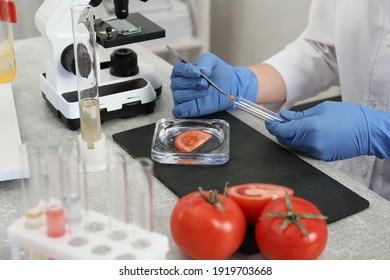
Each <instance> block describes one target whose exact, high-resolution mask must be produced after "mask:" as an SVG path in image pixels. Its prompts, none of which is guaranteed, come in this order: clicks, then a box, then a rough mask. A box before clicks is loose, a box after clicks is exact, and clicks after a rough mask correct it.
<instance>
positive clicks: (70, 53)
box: [61, 44, 76, 75]
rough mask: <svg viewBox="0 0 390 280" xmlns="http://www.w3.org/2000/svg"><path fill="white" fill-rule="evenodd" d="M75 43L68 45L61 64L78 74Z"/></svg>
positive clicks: (67, 69) (63, 52) (62, 55)
mask: <svg viewBox="0 0 390 280" xmlns="http://www.w3.org/2000/svg"><path fill="white" fill-rule="evenodd" d="M73 49H74V48H73V44H71V45H69V46H67V47H66V48H65V49H64V50H63V51H62V54H61V64H62V67H64V69H65V70H66V71H68V72H71V73H73V74H74V75H76V62H75V59H74V50H73Z"/></svg>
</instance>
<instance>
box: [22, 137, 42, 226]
mask: <svg viewBox="0 0 390 280" xmlns="http://www.w3.org/2000/svg"><path fill="white" fill-rule="evenodd" d="M20 155H21V165H22V170H23V178H22V181H21V185H22V192H23V204H24V225H25V227H26V228H27V229H39V228H41V227H43V225H44V224H45V203H44V197H43V193H44V190H43V184H44V182H43V176H42V157H41V152H40V150H39V149H38V148H36V147H32V146H30V145H27V144H23V145H22V147H21V150H20Z"/></svg>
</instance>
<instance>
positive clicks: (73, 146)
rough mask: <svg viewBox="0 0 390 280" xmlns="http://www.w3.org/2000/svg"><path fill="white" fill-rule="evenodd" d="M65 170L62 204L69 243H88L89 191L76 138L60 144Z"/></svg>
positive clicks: (75, 244)
mask: <svg viewBox="0 0 390 280" xmlns="http://www.w3.org/2000/svg"><path fill="white" fill-rule="evenodd" d="M60 157H61V164H62V170H63V171H62V172H63V195H62V204H63V206H64V208H65V220H66V223H67V225H68V236H69V244H70V245H71V246H82V245H84V244H86V243H87V231H86V230H85V228H86V224H87V220H88V217H87V200H88V199H87V192H86V178H85V171H84V164H83V163H82V160H81V155H80V149H79V145H78V141H77V140H76V139H67V140H65V141H63V143H61V145H60Z"/></svg>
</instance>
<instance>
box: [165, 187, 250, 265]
mask: <svg viewBox="0 0 390 280" xmlns="http://www.w3.org/2000/svg"><path fill="white" fill-rule="evenodd" d="M204 194H205V195H206V197H207V198H209V199H210V198H212V197H215V199H216V200H218V201H219V202H220V205H221V206H222V208H223V212H224V213H223V212H222V211H221V210H220V209H219V208H218V207H217V206H216V204H213V203H211V202H209V201H208V200H207V199H205V198H204V197H203V196H201V195H200V193H199V192H193V193H190V194H188V195H186V196H184V197H182V198H181V199H180V200H179V201H178V203H177V204H176V206H175V208H174V209H173V212H172V215H171V234H172V238H173V240H174V241H175V243H176V245H177V246H178V247H179V248H180V249H181V250H182V252H183V253H184V254H186V255H187V256H189V257H191V258H193V259H199V260H200V259H208V260H212V259H226V258H227V257H229V256H231V255H232V254H233V253H234V252H236V251H237V249H238V248H239V247H240V245H241V243H242V241H243V240H244V237H245V232H246V224H245V217H244V214H243V213H242V211H241V209H240V207H239V206H238V205H237V203H235V202H234V201H233V200H232V199H230V198H229V197H225V199H223V200H222V198H223V196H222V195H221V194H216V193H214V195H213V194H210V192H204Z"/></svg>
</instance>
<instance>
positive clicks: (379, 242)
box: [0, 38, 390, 259]
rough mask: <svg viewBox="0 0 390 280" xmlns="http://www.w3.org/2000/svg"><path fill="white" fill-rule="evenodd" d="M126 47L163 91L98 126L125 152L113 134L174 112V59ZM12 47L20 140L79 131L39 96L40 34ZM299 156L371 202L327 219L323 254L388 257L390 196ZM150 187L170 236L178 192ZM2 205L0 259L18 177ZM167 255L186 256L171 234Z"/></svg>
mask: <svg viewBox="0 0 390 280" xmlns="http://www.w3.org/2000/svg"><path fill="white" fill-rule="evenodd" d="M130 47H131V48H132V49H133V50H134V51H136V52H137V53H138V59H139V61H140V62H142V63H149V64H151V65H153V66H154V67H155V68H156V70H157V71H158V72H159V74H160V75H161V76H162V78H163V92H162V95H161V96H160V97H159V99H158V101H157V105H156V108H155V111H154V113H152V114H147V115H144V114H143V115H138V116H136V117H134V118H130V119H117V120H112V121H108V122H105V123H103V125H102V130H103V132H104V133H105V134H106V136H107V147H108V150H109V151H110V152H123V150H122V149H121V148H120V147H119V146H118V145H117V144H116V143H115V142H114V141H113V140H112V135H113V134H114V133H117V132H121V131H125V130H128V129H131V128H135V127H139V126H143V125H146V124H150V123H154V122H156V121H157V120H159V119H161V118H165V117H171V116H172V115H171V109H172V104H173V102H172V97H171V93H170V89H169V84H170V80H169V77H170V73H171V70H172V65H170V64H168V63H167V62H165V61H164V60H162V59H160V58H159V57H157V56H156V55H154V54H153V53H151V52H149V51H148V50H146V49H144V48H143V47H141V46H138V45H136V44H134V45H131V46H130ZM15 52H16V59H17V67H18V68H17V69H18V70H17V77H16V79H15V80H14V81H13V83H12V86H13V92H14V98H15V106H16V110H17V116H18V121H19V127H20V134H21V138H22V142H27V143H40V145H42V146H49V145H53V144H56V143H58V141H59V140H60V139H63V138H66V137H76V136H77V135H78V134H79V132H77V131H71V130H69V129H68V128H66V127H65V125H64V124H63V123H61V122H60V121H59V120H58V119H57V118H56V117H55V116H54V114H53V113H52V112H51V111H50V109H49V107H48V106H47V105H46V103H45V101H44V100H43V98H42V96H41V92H40V87H39V73H41V72H43V71H44V69H43V64H44V62H43V56H44V54H43V51H42V46H41V40H40V38H31V39H25V40H20V41H16V42H15ZM105 55H107V54H105ZM102 58H104V55H102ZM232 114H233V115H235V116H236V117H238V118H239V119H241V120H243V121H244V122H246V123H248V124H249V125H250V126H252V127H253V128H255V129H256V130H258V131H259V132H261V133H263V134H265V135H266V136H268V137H270V135H269V134H268V133H267V131H266V130H265V128H264V125H263V123H262V122H260V121H258V120H257V119H255V118H253V117H251V116H249V115H246V114H245V113H242V112H237V111H234V112H232ZM271 139H272V138H271ZM303 159H304V160H305V161H307V162H308V163H309V164H311V165H313V166H314V167H316V168H318V169H319V170H321V171H323V172H324V173H326V174H327V175H329V176H330V177H332V178H334V179H335V180H337V181H339V182H340V183H342V184H343V185H345V186H346V187H348V188H350V189H351V190H353V191H354V192H356V193H358V194H359V195H361V196H362V197H364V198H366V199H367V200H368V201H369V202H370V207H369V208H368V209H366V210H364V211H362V212H359V213H357V214H355V215H352V216H350V217H347V218H345V219H342V220H340V221H338V222H335V223H332V224H330V225H329V240H328V244H327V247H326V249H325V251H324V252H323V254H322V255H321V259H390V202H388V201H386V200H385V199H383V198H381V197H379V196H378V195H376V194H375V193H373V192H371V191H370V190H368V189H366V188H365V187H363V186H362V185H360V184H359V183H357V182H356V181H354V180H353V179H352V178H350V177H348V176H346V175H345V174H343V173H340V172H339V171H337V170H334V169H333V168H332V167H330V166H329V165H327V164H326V163H324V162H320V161H317V160H313V159H310V158H306V157H303ZM0 160H6V159H0ZM128 160H129V162H130V161H132V160H133V159H132V158H131V157H130V156H128ZM102 181H104V178H103V175H102V174H99V173H90V174H88V182H89V184H90V186H92V187H91V191H90V193H89V196H90V201H91V207H92V208H93V209H95V210H96V211H102V212H104V211H105V206H106V203H105V186H104V184H103V183H102ZM153 188H154V189H153V192H154V199H153V203H154V229H155V231H157V232H160V233H163V234H166V235H168V236H169V218H170V213H171V211H172V209H173V207H174V205H175V203H176V202H177V197H176V196H175V195H174V194H173V193H172V192H171V191H170V190H168V189H167V188H166V187H165V186H164V185H163V184H162V183H161V182H159V181H158V180H156V179H155V180H154V186H153ZM0 205H1V208H0V259H10V258H11V252H10V244H9V242H8V240H7V234H6V232H7V227H8V226H9V225H10V224H11V223H12V222H13V221H15V220H16V219H18V218H20V217H21V216H22V208H23V206H22V204H21V187H20V180H12V181H4V182H0ZM168 258H169V259H185V258H186V257H185V256H184V255H183V254H182V253H181V252H180V251H179V250H178V248H177V247H176V246H175V244H174V243H173V242H172V240H170V252H169V254H168ZM261 258H262V256H261V255H260V254H255V255H249V256H248V255H244V254H241V253H236V254H234V255H233V256H232V259H261Z"/></svg>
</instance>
